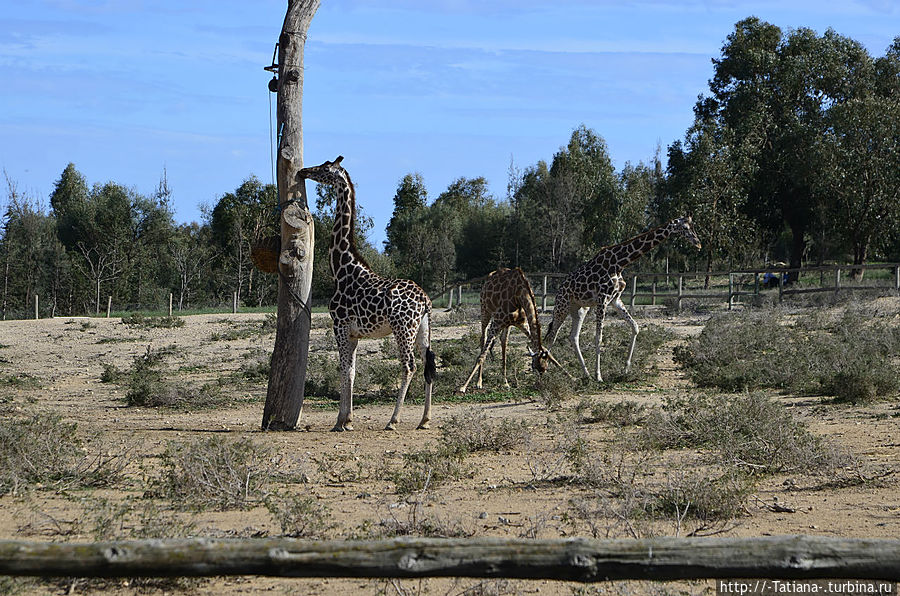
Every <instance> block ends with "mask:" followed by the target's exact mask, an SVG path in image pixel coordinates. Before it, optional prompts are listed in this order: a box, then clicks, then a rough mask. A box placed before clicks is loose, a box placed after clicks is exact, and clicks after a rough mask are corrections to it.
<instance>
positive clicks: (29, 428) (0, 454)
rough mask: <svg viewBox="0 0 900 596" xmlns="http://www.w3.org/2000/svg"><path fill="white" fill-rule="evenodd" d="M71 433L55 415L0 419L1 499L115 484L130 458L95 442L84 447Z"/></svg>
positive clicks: (73, 431)
mask: <svg viewBox="0 0 900 596" xmlns="http://www.w3.org/2000/svg"><path fill="white" fill-rule="evenodd" d="M76 429H77V425H75V424H74V423H67V422H63V420H62V417H61V416H59V415H58V414H33V415H31V416H29V417H27V418H4V419H0V496H2V495H4V494H6V493H12V494H19V493H21V492H22V491H24V490H31V489H34V488H46V489H56V490H61V489H64V488H84V487H105V486H110V485H112V484H114V483H115V482H117V481H118V480H119V479H120V478H121V475H122V472H123V470H124V468H125V466H127V465H128V463H129V461H130V458H129V457H128V456H127V455H126V454H125V453H124V452H109V451H108V450H107V449H106V448H105V447H104V446H103V445H102V443H100V442H99V437H98V438H97V439H95V441H94V443H92V444H90V445H88V444H86V443H85V442H84V441H83V440H82V439H81V438H80V437H79V436H78V434H77V432H76Z"/></svg>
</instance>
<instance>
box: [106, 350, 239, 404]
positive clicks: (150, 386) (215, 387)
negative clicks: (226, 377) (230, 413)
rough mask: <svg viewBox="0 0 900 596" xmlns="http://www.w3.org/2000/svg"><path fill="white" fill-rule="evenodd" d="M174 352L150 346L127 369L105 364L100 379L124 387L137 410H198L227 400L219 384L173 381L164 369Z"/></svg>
mask: <svg viewBox="0 0 900 596" xmlns="http://www.w3.org/2000/svg"><path fill="white" fill-rule="evenodd" d="M174 352H175V349H174V348H173V347H169V348H160V349H157V350H153V349H152V348H150V346H147V351H146V352H144V353H143V354H139V355H138V356H135V357H134V361H133V363H132V366H131V368H130V369H128V370H121V369H119V368H117V367H115V366H113V365H111V364H104V365H103V372H102V373H101V375H100V380H101V381H102V382H104V383H115V384H117V385H121V386H123V387H125V388H126V392H125V403H126V404H127V405H128V406H134V407H144V408H159V407H168V408H182V409H198V408H209V407H214V406H217V405H221V404H222V403H223V402H225V401H227V400H228V398H227V396H225V395H223V393H222V386H221V385H220V384H219V383H204V384H202V385H200V386H196V385H193V384H183V383H178V382H176V381H174V380H171V379H170V378H169V373H168V371H167V370H166V369H165V368H164V366H165V360H166V357H167V356H169V355H171V354H173V353H174Z"/></svg>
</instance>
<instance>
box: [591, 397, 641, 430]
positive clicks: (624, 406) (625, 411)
mask: <svg viewBox="0 0 900 596" xmlns="http://www.w3.org/2000/svg"><path fill="white" fill-rule="evenodd" d="M575 414H576V416H578V419H579V421H580V422H582V423H586V424H592V423H597V422H605V423H607V424H613V425H616V426H633V425H635V424H640V423H641V422H642V421H643V420H644V418H645V417H646V415H647V408H646V406H642V405H640V404H638V403H637V402H635V401H631V400H625V401H617V402H615V403H610V402H608V401H598V400H595V399H591V398H589V397H585V398H582V399H581V401H580V402H578V405H577V406H576V407H575Z"/></svg>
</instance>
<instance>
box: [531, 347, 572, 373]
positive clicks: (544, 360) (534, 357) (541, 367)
mask: <svg viewBox="0 0 900 596" xmlns="http://www.w3.org/2000/svg"><path fill="white" fill-rule="evenodd" d="M528 355H529V356H531V369H532V370H533V371H534V372H536V373H538V374H544V373H545V372H547V369H548V368H549V366H548V364H549V363H551V362H552V363H553V364H555V365H556V366H557V368H559V370H561V371H563V373H565V375H566V376H567V377H569V378H570V379H571V378H572V375H570V374H569V373H568V372H567V371H566V369H565V368H564V367H563V365H562V364H560V363H559V360H557V359H556V358H554V357H553V354H551V353H550V350H548V349H547V348H545V347H544V346H541V347H540V348H539V349H538V350H537V351H536V352H532V351H531V350H530V349H529V350H528Z"/></svg>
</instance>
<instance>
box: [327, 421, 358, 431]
mask: <svg viewBox="0 0 900 596" xmlns="http://www.w3.org/2000/svg"><path fill="white" fill-rule="evenodd" d="M352 430H353V425H352V424H350V423H349V422H347V423H345V424H341V423H337V424H335V425H334V428H332V429H331V432H333V433H342V432H344V431H352Z"/></svg>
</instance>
